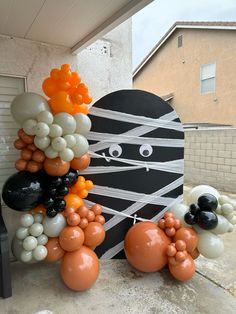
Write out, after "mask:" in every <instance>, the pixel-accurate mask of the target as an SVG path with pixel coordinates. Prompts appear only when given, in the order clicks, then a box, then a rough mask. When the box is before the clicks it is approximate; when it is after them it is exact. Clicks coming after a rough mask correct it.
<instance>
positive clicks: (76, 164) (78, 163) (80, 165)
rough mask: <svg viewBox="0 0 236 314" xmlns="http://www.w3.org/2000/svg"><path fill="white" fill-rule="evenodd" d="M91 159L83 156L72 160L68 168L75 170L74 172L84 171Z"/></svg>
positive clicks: (86, 155)
mask: <svg viewBox="0 0 236 314" xmlns="http://www.w3.org/2000/svg"><path fill="white" fill-rule="evenodd" d="M90 161H91V158H90V156H89V154H88V153H87V154H84V155H83V156H81V157H77V158H74V159H72V161H71V162H70V166H71V168H73V169H75V170H84V169H86V168H88V166H89V164H90Z"/></svg>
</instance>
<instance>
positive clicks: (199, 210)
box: [184, 193, 218, 230]
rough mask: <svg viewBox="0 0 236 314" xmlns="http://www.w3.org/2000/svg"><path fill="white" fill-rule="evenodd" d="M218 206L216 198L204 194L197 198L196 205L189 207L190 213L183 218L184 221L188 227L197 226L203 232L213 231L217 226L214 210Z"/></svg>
mask: <svg viewBox="0 0 236 314" xmlns="http://www.w3.org/2000/svg"><path fill="white" fill-rule="evenodd" d="M217 206H218V201H217V199H216V197H215V196H214V195H212V194H209V193H206V194H203V195H201V196H200V197H199V198H198V201H197V204H191V205H190V211H189V212H187V213H186V214H185V216H184V220H185V222H186V223H187V224H189V225H195V224H198V225H199V227H200V228H202V229H205V230H211V229H214V228H215V227H216V226H217V224H218V218H217V215H216V214H215V212H214V211H215V210H216V208H217Z"/></svg>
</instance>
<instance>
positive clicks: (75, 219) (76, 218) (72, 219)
mask: <svg viewBox="0 0 236 314" xmlns="http://www.w3.org/2000/svg"><path fill="white" fill-rule="evenodd" d="M67 223H68V225H69V226H78V224H79V223H80V215H79V214H77V213H71V214H70V215H68V217H67Z"/></svg>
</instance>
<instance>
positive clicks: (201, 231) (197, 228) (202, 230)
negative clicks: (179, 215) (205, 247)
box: [192, 225, 208, 234]
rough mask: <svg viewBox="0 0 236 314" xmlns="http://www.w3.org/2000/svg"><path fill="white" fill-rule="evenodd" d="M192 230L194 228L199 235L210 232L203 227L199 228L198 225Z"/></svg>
mask: <svg viewBox="0 0 236 314" xmlns="http://www.w3.org/2000/svg"><path fill="white" fill-rule="evenodd" d="M192 228H193V229H194V230H195V231H196V232H197V233H198V234H200V233H206V232H208V231H206V230H204V229H202V228H201V227H199V226H198V225H193V226H192Z"/></svg>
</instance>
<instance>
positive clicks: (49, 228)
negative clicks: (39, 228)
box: [43, 214, 66, 237]
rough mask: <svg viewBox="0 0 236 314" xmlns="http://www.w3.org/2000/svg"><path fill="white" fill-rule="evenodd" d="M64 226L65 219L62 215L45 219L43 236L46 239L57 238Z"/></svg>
mask: <svg viewBox="0 0 236 314" xmlns="http://www.w3.org/2000/svg"><path fill="white" fill-rule="evenodd" d="M65 226H66V219H65V217H64V216H63V215H62V214H57V215H56V216H55V217H53V218H49V217H47V216H46V217H45V219H44V221H43V229H44V234H46V235H47V236H48V237H58V236H59V234H60V233H61V231H62V230H63V229H64V228H65Z"/></svg>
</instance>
